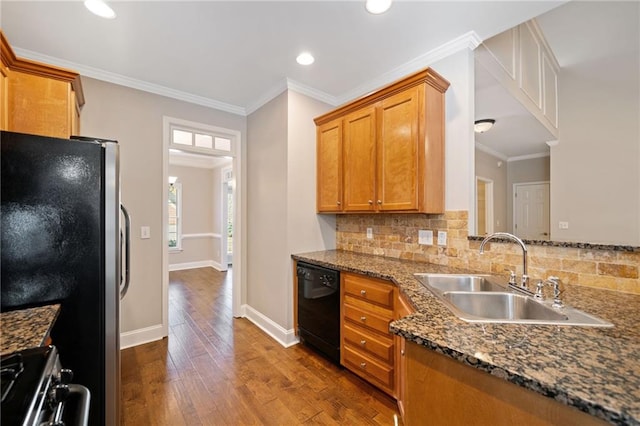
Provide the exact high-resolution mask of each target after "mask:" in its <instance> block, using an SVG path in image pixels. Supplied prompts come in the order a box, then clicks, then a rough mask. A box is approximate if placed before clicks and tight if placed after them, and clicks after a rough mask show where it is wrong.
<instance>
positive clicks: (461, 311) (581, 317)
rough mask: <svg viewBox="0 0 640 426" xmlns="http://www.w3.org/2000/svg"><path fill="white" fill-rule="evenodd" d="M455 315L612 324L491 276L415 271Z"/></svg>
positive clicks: (494, 320)
mask: <svg viewBox="0 0 640 426" xmlns="http://www.w3.org/2000/svg"><path fill="white" fill-rule="evenodd" d="M415 277H416V279H417V280H418V281H420V283H421V284H422V285H423V286H424V287H426V288H427V289H429V290H430V291H431V292H432V293H433V294H434V295H435V296H436V297H438V298H439V299H440V300H441V301H442V302H443V303H444V304H445V305H446V306H447V307H448V308H449V309H450V310H451V311H452V312H453V313H454V314H455V315H456V316H457V317H458V318H460V319H462V320H464V321H467V322H478V323H513V324H538V325H545V324H546V325H549V324H550V325H573V326H591V327H613V324H611V323H609V322H607V321H603V320H602V319H600V318H597V317H595V316H592V315H589V314H587V313H585V312H582V311H579V310H577V309H575V308H572V307H569V306H563V307H561V308H554V307H551V305H550V303H548V302H545V301H539V300H536V299H534V298H533V297H531V296H526V295H521V294H517V293H515V292H513V291H510V290H509V289H508V288H507V287H506V286H505V285H503V284H501V283H499V282H498V281H499V280H498V279H497V278H496V277H494V276H492V275H458V274H415Z"/></svg>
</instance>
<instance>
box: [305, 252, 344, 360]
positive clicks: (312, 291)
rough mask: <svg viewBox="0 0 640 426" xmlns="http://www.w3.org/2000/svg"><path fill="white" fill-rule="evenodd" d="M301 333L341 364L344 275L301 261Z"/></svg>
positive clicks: (314, 346) (309, 342)
mask: <svg viewBox="0 0 640 426" xmlns="http://www.w3.org/2000/svg"><path fill="white" fill-rule="evenodd" d="M296 273H297V276H298V334H299V336H300V341H301V342H302V343H304V344H306V345H308V346H312V347H313V348H315V349H316V350H318V351H319V352H321V353H322V354H324V355H325V356H327V357H328V358H329V359H331V360H332V361H334V362H335V363H336V364H340V273H339V272H338V271H335V270H333V269H327V268H323V267H321V266H317V265H311V264H308V263H304V262H298V267H297V271H296Z"/></svg>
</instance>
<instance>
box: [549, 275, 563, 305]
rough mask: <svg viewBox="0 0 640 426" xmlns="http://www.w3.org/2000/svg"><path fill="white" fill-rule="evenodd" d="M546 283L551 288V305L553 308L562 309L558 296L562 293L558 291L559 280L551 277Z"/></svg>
mask: <svg viewBox="0 0 640 426" xmlns="http://www.w3.org/2000/svg"><path fill="white" fill-rule="evenodd" d="M546 282H547V283H549V284H550V285H552V286H553V305H551V306H552V307H554V308H562V307H563V306H564V303H562V300H561V299H560V295H561V294H562V293H564V290H560V278H558V277H554V276H551V277H549V278H547V281H546Z"/></svg>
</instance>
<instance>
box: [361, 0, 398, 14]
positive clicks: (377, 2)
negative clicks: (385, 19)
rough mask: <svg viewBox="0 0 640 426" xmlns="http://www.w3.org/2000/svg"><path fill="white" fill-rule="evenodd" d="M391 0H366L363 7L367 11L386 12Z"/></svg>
mask: <svg viewBox="0 0 640 426" xmlns="http://www.w3.org/2000/svg"><path fill="white" fill-rule="evenodd" d="M391 1H392V0H367V1H366V3H365V5H364V7H365V8H366V9H367V12H369V13H373V14H374V15H379V14H381V13H384V12H386V11H387V10H389V8H390V7H391Z"/></svg>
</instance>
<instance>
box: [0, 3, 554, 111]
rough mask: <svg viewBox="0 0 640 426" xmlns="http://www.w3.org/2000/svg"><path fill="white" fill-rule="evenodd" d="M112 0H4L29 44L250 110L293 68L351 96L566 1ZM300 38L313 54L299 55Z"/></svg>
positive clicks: (78, 63) (8, 22)
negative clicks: (92, 4)
mask: <svg viewBox="0 0 640 426" xmlns="http://www.w3.org/2000/svg"><path fill="white" fill-rule="evenodd" d="M110 3H111V5H112V7H113V9H114V10H115V11H116V13H117V15H118V17H117V18H116V19H114V20H105V19H101V18H98V17H96V16H94V15H92V14H90V13H89V12H88V11H87V10H86V9H85V8H84V6H83V4H82V2H80V1H67V2H57V1H44V2H34V1H6V0H4V1H2V2H1V4H0V8H1V9H0V22H1V25H2V29H3V31H4V32H5V35H6V36H7V38H8V40H9V42H10V43H11V44H12V46H13V47H14V48H15V50H16V52H17V53H18V54H19V55H21V56H24V57H27V58H31V59H37V60H43V59H46V60H48V61H49V62H50V63H52V64H56V65H66V66H70V67H72V68H75V69H77V70H79V71H80V72H81V73H82V74H84V75H89V76H97V77H103V78H104V79H111V80H115V81H121V82H123V83H124V84H127V83H132V82H133V83H136V84H138V85H139V86H140V85H144V84H147V85H149V87H151V88H152V89H157V88H158V87H161V88H167V89H170V90H171V91H174V92H177V93H178V94H185V93H186V94H190V95H194V97H195V98H197V99H198V100H200V101H202V102H203V103H207V102H208V103H209V104H211V105H213V106H216V107H219V108H220V109H225V110H228V111H231V112H235V113H239V114H246V113H247V112H251V111H253V110H254V109H255V108H256V107H258V106H260V105H261V103H263V102H265V101H266V100H268V99H269V98H270V97H272V96H274V95H276V94H278V93H280V92H282V91H283V90H284V88H285V87H286V84H287V80H289V83H290V84H296V85H299V86H304V87H305V88H308V89H309V90H311V91H315V93H316V94H317V95H318V96H319V97H320V98H323V99H324V100H326V101H328V102H329V103H334V104H338V103H342V102H346V101H348V100H350V99H352V98H354V97H357V96H360V95H362V94H364V93H366V92H369V91H371V90H373V89H375V88H377V87H379V86H381V85H384V84H386V83H389V82H390V81H392V80H395V79H397V78H399V77H401V76H403V75H406V74H408V73H409V72H412V71H415V70H417V69H419V68H422V67H424V66H425V65H426V64H424V63H423V62H424V60H425V55H427V56H428V54H429V53H430V52H433V51H434V49H437V48H439V47H441V46H443V45H445V44H446V43H447V42H450V41H452V40H454V39H456V38H459V37H461V36H464V35H465V34H469V33H470V32H473V33H472V35H474V36H475V38H476V39H477V38H479V39H480V40H482V39H486V38H488V37H491V36H493V35H495V34H497V33H499V32H502V31H504V30H506V29H507V28H510V27H512V26H514V25H516V24H519V23H521V22H523V21H526V20H528V19H530V18H532V17H534V16H536V15H539V14H540V13H543V12H545V11H547V10H550V9H552V8H553V7H555V6H557V5H559V4H562V3H563V1H517V2H516V1H512V2H504V1H496V2H488V1H468V2H464V1H396V2H395V3H394V4H393V5H392V7H391V9H390V10H389V11H388V12H387V13H385V14H383V15H371V14H369V13H368V12H366V10H365V8H364V0H358V1H281V2H273V1H256V2H249V1H196V2H184V1H160V2H150V1H111V2H110ZM480 40H478V41H480ZM302 50H308V51H310V52H311V53H313V55H314V56H315V58H316V62H315V63H314V64H313V65H311V66H309V67H303V66H300V65H298V64H297V63H296V62H295V58H296V56H297V55H298V53H300V51H302Z"/></svg>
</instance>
